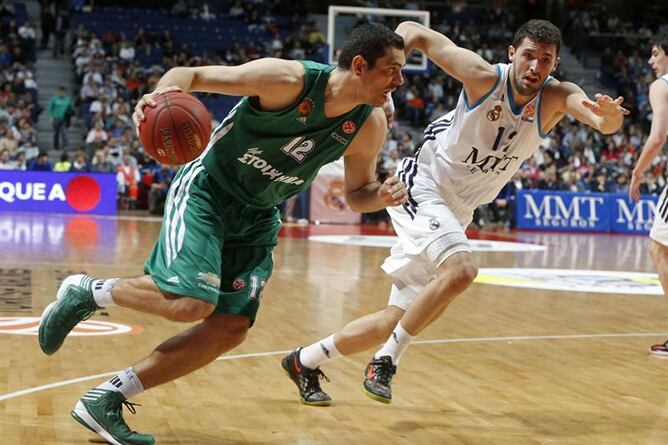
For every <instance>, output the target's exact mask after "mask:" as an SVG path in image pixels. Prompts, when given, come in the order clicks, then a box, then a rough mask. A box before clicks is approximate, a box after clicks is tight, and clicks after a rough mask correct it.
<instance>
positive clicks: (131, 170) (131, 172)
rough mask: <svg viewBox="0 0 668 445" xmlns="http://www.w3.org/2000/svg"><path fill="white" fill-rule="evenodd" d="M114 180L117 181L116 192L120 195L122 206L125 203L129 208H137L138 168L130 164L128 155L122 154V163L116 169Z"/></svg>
mask: <svg viewBox="0 0 668 445" xmlns="http://www.w3.org/2000/svg"><path fill="white" fill-rule="evenodd" d="M116 171H117V173H116V181H117V183H118V194H119V196H120V197H121V203H122V204H123V205H122V207H125V205H124V203H127V207H128V208H129V209H136V208H137V198H138V197H139V181H140V179H141V178H140V176H139V169H138V168H137V167H135V166H132V163H131V158H130V155H128V154H125V155H123V163H122V164H121V165H119V166H118V169H117V170H116Z"/></svg>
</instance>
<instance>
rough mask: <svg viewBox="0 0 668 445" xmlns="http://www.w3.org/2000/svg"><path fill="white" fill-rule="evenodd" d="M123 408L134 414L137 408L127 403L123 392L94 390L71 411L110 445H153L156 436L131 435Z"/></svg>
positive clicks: (78, 419)
mask: <svg viewBox="0 0 668 445" xmlns="http://www.w3.org/2000/svg"><path fill="white" fill-rule="evenodd" d="M124 405H125V407H126V408H127V409H128V411H130V412H131V413H132V414H135V412H136V411H135V408H134V407H135V404H134V403H130V402H128V401H127V400H125V397H124V396H123V394H121V393H120V392H117V391H108V390H104V389H99V388H93V389H91V390H90V391H88V392H87V393H86V394H84V396H83V397H82V398H81V399H80V400H79V401H78V402H77V405H76V406H75V407H74V410H72V417H74V420H76V421H77V422H79V423H80V424H82V425H83V426H85V427H86V428H88V429H89V430H91V431H92V432H94V433H97V434H99V435H100V436H102V437H104V438H105V439H106V440H107V441H108V442H109V443H111V444H114V445H153V444H154V443H155V439H154V438H153V436H151V435H150V434H141V433H138V432H136V431H132V430H131V429H130V428H129V427H128V424H127V423H125V420H124V419H123V406H124ZM136 406H138V405H136Z"/></svg>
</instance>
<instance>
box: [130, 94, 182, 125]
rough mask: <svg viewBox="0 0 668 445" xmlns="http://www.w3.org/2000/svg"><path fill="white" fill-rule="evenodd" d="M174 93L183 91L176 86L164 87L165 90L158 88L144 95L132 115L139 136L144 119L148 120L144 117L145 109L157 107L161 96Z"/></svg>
mask: <svg viewBox="0 0 668 445" xmlns="http://www.w3.org/2000/svg"><path fill="white" fill-rule="evenodd" d="M172 91H182V90H181V88H179V87H177V86H176V85H172V86H168V87H163V88H158V89H157V90H154V91H152V92H150V93H148V94H144V95H143V96H142V97H141V99H139V102H137V105H136V106H135V112H134V113H132V121H133V122H134V123H135V128H136V129H137V136H139V126H140V125H141V123H142V122H144V119H146V116H145V115H144V107H147V106H148V107H155V106H156V105H157V104H156V102H155V98H156V97H158V96H160V95H161V94H165V93H169V92H172Z"/></svg>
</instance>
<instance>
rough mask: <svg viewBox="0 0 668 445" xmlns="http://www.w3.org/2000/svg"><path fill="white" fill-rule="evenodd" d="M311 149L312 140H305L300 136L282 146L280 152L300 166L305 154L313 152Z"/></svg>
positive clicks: (312, 145)
mask: <svg viewBox="0 0 668 445" xmlns="http://www.w3.org/2000/svg"><path fill="white" fill-rule="evenodd" d="M313 147H315V142H313V140H312V139H306V138H304V137H301V136H300V137H296V138H294V139H293V140H291V141H290V142H288V143H287V144H285V145H284V146H282V147H281V150H282V151H283V152H285V154H287V155H289V156H291V157H292V158H294V160H295V161H297V162H299V163H300V164H301V163H302V162H304V158H306V155H307V153H308V152H310V151H311V150H313Z"/></svg>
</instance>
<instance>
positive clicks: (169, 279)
mask: <svg viewBox="0 0 668 445" xmlns="http://www.w3.org/2000/svg"><path fill="white" fill-rule="evenodd" d="M167 282H168V283H173V284H181V280H179V277H177V276H176V275H174V276H173V277H169V278H167Z"/></svg>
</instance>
